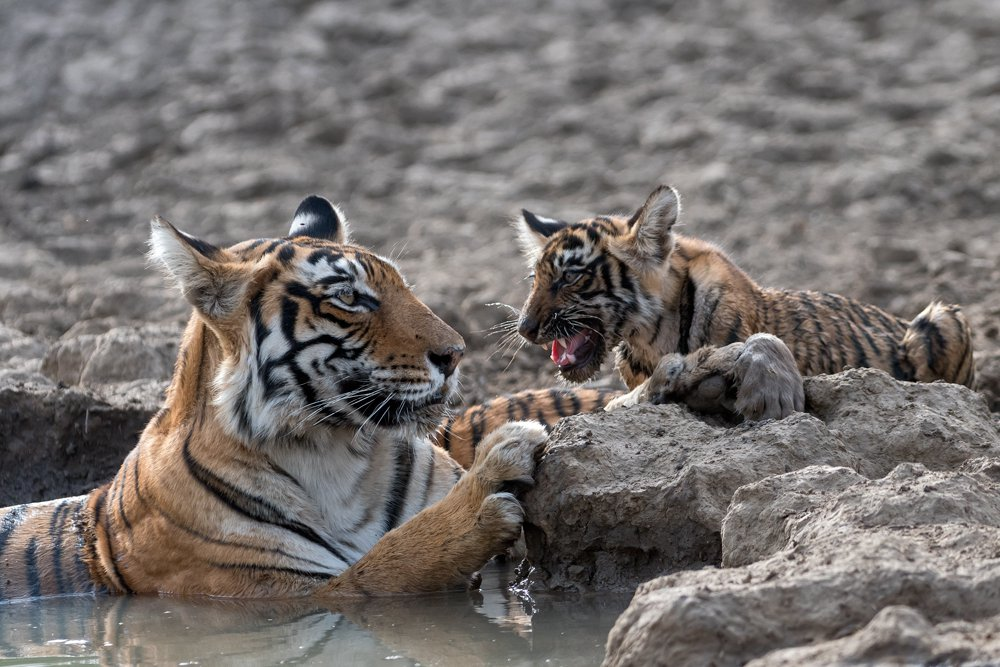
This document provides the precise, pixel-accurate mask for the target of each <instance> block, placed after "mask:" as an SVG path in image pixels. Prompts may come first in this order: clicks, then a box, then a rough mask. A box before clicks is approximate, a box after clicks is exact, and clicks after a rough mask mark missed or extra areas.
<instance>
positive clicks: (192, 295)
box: [149, 216, 250, 321]
mask: <svg viewBox="0 0 1000 667" xmlns="http://www.w3.org/2000/svg"><path fill="white" fill-rule="evenodd" d="M150 228H151V234H150V238H149V257H150V259H152V260H155V261H157V262H158V263H160V264H161V265H162V266H163V268H164V269H165V270H166V272H167V275H169V276H170V278H172V279H173V280H174V282H175V283H176V284H177V286H178V287H179V288H180V291H181V293H182V294H183V295H184V298H185V299H187V300H188V302H190V303H191V305H192V306H194V307H195V308H196V309H197V310H198V312H200V313H201V314H202V315H204V316H205V317H207V318H209V319H210V320H213V321H218V320H224V319H226V318H227V317H229V316H230V315H232V314H233V313H235V312H236V311H237V309H238V308H239V306H240V305H241V304H242V303H243V297H244V295H245V293H246V289H247V284H248V283H249V281H250V272H249V271H248V269H247V267H246V265H245V264H242V263H240V262H238V261H236V259H235V258H234V257H233V256H232V255H231V254H230V252H229V251H228V250H224V249H221V248H217V247H216V246H214V245H212V244H211V243H207V242H205V241H202V240H201V239H197V238H195V237H193V236H191V235H190V234H185V233H184V232H182V231H180V230H179V229H177V228H176V227H174V226H173V225H172V224H170V222H168V221H167V220H165V219H164V218H161V217H160V216H156V217H154V218H153V220H152V221H151V222H150Z"/></svg>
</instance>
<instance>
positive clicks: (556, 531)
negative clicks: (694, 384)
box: [525, 405, 854, 590]
mask: <svg viewBox="0 0 1000 667" xmlns="http://www.w3.org/2000/svg"><path fill="white" fill-rule="evenodd" d="M853 461H854V460H853V457H852V456H851V454H850V453H849V452H848V451H847V450H846V449H845V448H844V446H843V445H842V444H841V442H840V441H838V440H837V438H836V437H835V436H833V435H832V434H831V433H830V432H829V430H828V429H827V428H826V427H825V426H824V425H823V423H822V422H821V421H819V420H818V419H816V418H814V417H811V416H809V415H805V414H798V415H793V416H791V417H789V418H787V419H784V420H781V421H770V422H764V423H760V424H746V425H741V426H737V427H734V428H726V427H725V426H723V425H711V424H708V423H706V422H704V421H702V420H701V419H700V418H699V417H698V416H697V415H695V414H693V413H692V412H690V411H689V410H688V409H687V408H685V407H682V406H679V405H663V406H647V405H641V406H637V407H636V408H631V409H627V410H622V411H618V412H613V413H603V414H602V413H596V414H590V415H579V416H577V417H573V418H570V419H567V420H564V421H562V422H560V424H559V426H557V427H556V429H555V431H554V433H553V435H552V437H551V438H550V439H549V445H548V449H547V452H546V454H545V457H544V458H543V459H542V461H541V463H540V465H539V467H538V470H537V472H536V476H535V482H536V483H535V487H534V489H533V490H532V491H531V493H529V494H528V496H527V497H526V498H525V510H526V525H525V538H526V541H527V547H528V559H529V560H530V561H531V563H532V564H533V565H534V568H535V569H534V571H533V574H532V580H533V582H532V583H533V585H534V586H535V587H536V588H555V589H579V590H590V589H631V588H633V587H634V586H635V585H636V584H638V583H639V582H640V581H644V580H646V579H649V578H650V577H652V576H656V575H657V574H661V573H663V572H669V571H673V570H677V569H682V568H690V567H703V566H706V565H712V564H715V563H718V562H719V559H720V557H721V551H720V538H719V528H720V526H721V524H722V519H723V517H724V516H725V513H726V509H727V507H728V506H729V501H730V498H731V497H732V495H733V493H734V492H735V491H736V489H737V488H739V487H740V486H742V485H744V484H748V483H750V482H753V481H756V480H759V479H761V478H762V477H766V476H768V475H775V474H780V473H783V472H785V471H787V470H794V469H796V468H801V467H804V466H806V465H809V464H811V463H816V462H820V463H825V464H827V465H834V466H846V465H851V464H852V463H853ZM581 566H582V567H581Z"/></svg>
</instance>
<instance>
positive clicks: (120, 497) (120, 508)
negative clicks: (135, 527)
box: [116, 465, 132, 533]
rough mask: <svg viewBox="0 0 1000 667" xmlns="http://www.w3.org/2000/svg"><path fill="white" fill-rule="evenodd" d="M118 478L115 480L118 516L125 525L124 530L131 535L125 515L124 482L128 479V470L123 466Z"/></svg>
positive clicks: (129, 525)
mask: <svg viewBox="0 0 1000 667" xmlns="http://www.w3.org/2000/svg"><path fill="white" fill-rule="evenodd" d="M118 476H119V478H120V479H118V480H116V481H117V482H118V514H120V515H121V517H122V521H123V522H124V523H125V529H126V530H127V531H128V532H129V533H131V532H132V522H131V521H129V520H128V516H127V515H126V514H125V483H126V482H125V480H127V479H128V468H126V467H125V466H124V465H123V466H122V470H121V472H120V473H118Z"/></svg>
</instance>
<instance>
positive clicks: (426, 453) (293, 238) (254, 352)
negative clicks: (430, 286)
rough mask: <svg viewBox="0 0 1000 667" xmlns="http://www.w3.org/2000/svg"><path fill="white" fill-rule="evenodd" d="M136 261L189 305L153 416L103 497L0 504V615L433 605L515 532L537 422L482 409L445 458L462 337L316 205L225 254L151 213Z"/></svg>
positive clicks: (540, 437)
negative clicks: (281, 228)
mask: <svg viewBox="0 0 1000 667" xmlns="http://www.w3.org/2000/svg"><path fill="white" fill-rule="evenodd" d="M151 247H152V252H151V255H152V256H153V258H154V259H155V260H156V261H158V262H160V263H161V264H162V265H163V266H164V267H165V269H166V271H167V272H168V274H169V275H170V277H171V278H172V279H173V280H174V282H175V283H177V286H178V287H179V288H180V291H181V292H182V293H183V294H184V296H185V298H186V299H187V300H188V301H189V302H190V303H191V305H192V306H193V307H194V312H193V314H192V316H191V319H190V321H189V323H188V326H187V329H186V331H185V333H184V338H183V340H182V342H181V346H180V352H179V354H178V359H177V364H176V368H175V372H174V377H173V380H172V382H171V385H170V388H169V390H168V392H167V399H166V404H165V406H164V407H163V409H162V410H160V412H159V413H158V414H157V415H156V416H155V417H154V418H153V419H152V420H151V421H150V423H149V424H148V425H147V427H146V429H145V430H144V431H143V433H142V436H141V438H140V440H139V443H138V445H137V446H136V448H135V449H134V450H133V451H132V452H131V453H130V454H129V456H128V457H127V458H126V459H125V461H124V463H123V464H122V466H121V468H120V470H119V471H118V474H117V475H116V476H115V478H114V479H113V480H112V481H111V482H110V483H108V484H106V485H104V486H102V487H100V488H99V489H96V490H95V491H93V492H92V493H90V494H89V495H87V496H82V497H77V498H67V499H63V500H57V501H49V502H43V503H35V504H28V505H20V506H17V507H9V508H3V509H0V600H4V599H14V598H24V597H33V596H39V595H56V594H68V593H81V592H93V591H106V592H110V593H170V594H184V595H215V596H226V597H265V598H273V597H291V596H310V595H312V596H342V595H360V594H369V593H397V592H398V593H406V592H419V591H429V590H438V589H441V588H446V587H450V586H455V585H461V584H463V583H465V582H466V581H467V578H468V577H469V575H471V574H472V573H473V572H474V571H475V570H477V569H478V568H479V567H480V566H481V565H482V564H483V563H484V562H485V561H486V560H487V559H489V558H490V557H491V556H492V555H493V554H496V553H499V552H502V551H503V550H504V549H505V548H506V546H507V545H509V544H510V543H511V542H512V541H513V540H514V539H516V537H517V536H518V535H519V534H520V525H521V519H522V510H521V507H520V505H519V503H518V501H517V499H516V498H515V497H514V496H513V495H512V494H511V493H508V492H507V491H506V489H508V488H518V487H523V486H525V485H530V483H531V475H532V472H533V470H534V461H535V457H536V456H537V455H538V453H539V448H540V447H541V444H542V442H543V441H544V439H545V431H544V429H543V427H542V425H540V424H538V423H537V422H533V421H513V422H510V421H509V419H508V418H507V417H508V416H509V413H508V412H507V411H506V409H505V408H504V407H503V406H502V405H500V404H498V405H497V406H496V408H495V409H490V410H487V412H488V413H489V414H488V415H487V416H486V417H485V422H486V423H488V424H489V426H490V428H489V429H481V442H477V443H475V444H478V447H473V446H472V445H471V444H463V445H462V446H460V447H458V448H457V450H458V452H457V453H458V454H459V456H460V458H461V463H462V465H460V464H459V461H456V460H455V458H453V457H452V456H450V455H449V454H448V453H447V452H446V451H444V449H442V448H441V447H438V446H436V445H435V444H434V442H433V441H432V439H431V437H430V434H431V432H432V431H433V430H434V428H435V426H436V425H437V424H439V423H440V421H441V419H442V417H443V416H444V414H445V410H444V407H443V406H444V404H445V401H446V399H447V398H448V397H449V396H450V395H451V394H452V392H453V390H454V387H455V383H456V381H457V371H456V366H457V364H458V362H459V360H460V359H461V357H462V353H463V349H464V347H463V346H464V343H463V341H462V339H461V337H460V336H459V335H458V334H457V333H456V332H455V331H454V330H452V329H451V328H450V327H448V326H447V325H446V324H445V323H444V322H442V321H441V320H440V319H438V318H437V317H436V316H435V315H434V314H433V313H432V312H431V311H430V310H429V309H428V308H427V307H426V306H425V305H424V304H423V303H421V302H420V301H419V300H418V299H417V298H416V297H415V296H414V295H413V293H412V292H411V291H410V290H409V288H408V287H407V286H406V283H405V282H404V280H403V278H402V276H401V275H400V274H399V271H398V269H397V268H396V267H395V266H394V265H393V264H392V262H390V261H389V260H386V259H384V258H382V257H379V256H378V255H376V254H374V253H372V252H370V251H368V250H365V249H364V248H361V247H358V246H356V245H352V244H351V243H350V242H349V240H348V237H347V231H346V221H345V220H344V218H343V215H342V214H341V213H340V212H339V211H337V210H336V209H335V208H334V207H333V206H332V205H331V204H330V203H329V202H327V201H326V200H323V199H321V198H319V197H310V198H308V199H306V200H305V201H304V202H303V203H302V205H301V206H300V208H299V210H298V211H297V212H296V215H295V217H294V219H293V223H292V228H291V231H290V233H289V236H287V237H285V238H280V239H258V240H255V241H247V242H244V243H241V244H238V245H235V246H233V247H231V248H225V249H223V248H218V247H215V246H213V245H211V244H209V243H206V242H204V241H201V240H199V239H196V238H194V237H192V236H190V235H187V234H185V233H183V232H180V231H178V230H177V229H175V228H174V227H173V226H172V225H170V224H169V223H168V222H166V221H164V220H162V219H155V220H154V221H153V225H152V241H151ZM560 405H561V404H560ZM501 412H502V413H503V417H504V418H503V419H502V420H498V419H494V417H493V415H494V414H500V413H501ZM522 416H524V417H527V416H528V415H526V414H525V415H521V414H520V413H519V414H518V417H519V418H520V417H522ZM501 421H503V422H508V423H503V424H501V423H500V422H501ZM476 423H477V424H478V423H480V422H478V421H477V422H476ZM477 435H478V434H477ZM455 437H456V438H457V437H458V436H457V434H456V435H455ZM456 442H457V440H456ZM462 442H463V443H465V441H462ZM463 465H464V466H465V467H466V468H468V471H467V472H466V470H465V469H463Z"/></svg>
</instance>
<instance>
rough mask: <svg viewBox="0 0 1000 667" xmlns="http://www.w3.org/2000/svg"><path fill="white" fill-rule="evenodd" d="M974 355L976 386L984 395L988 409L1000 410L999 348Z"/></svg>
mask: <svg viewBox="0 0 1000 667" xmlns="http://www.w3.org/2000/svg"><path fill="white" fill-rule="evenodd" d="M976 355H977V359H976V362H977V363H976V381H977V382H978V385H977V387H976V388H977V389H978V390H979V391H980V392H981V393H982V394H983V396H985V397H986V401H987V402H988V403H989V406H990V410H992V411H993V412H1000V350H995V351H992V352H988V353H985V354H980V353H979V352H976Z"/></svg>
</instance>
